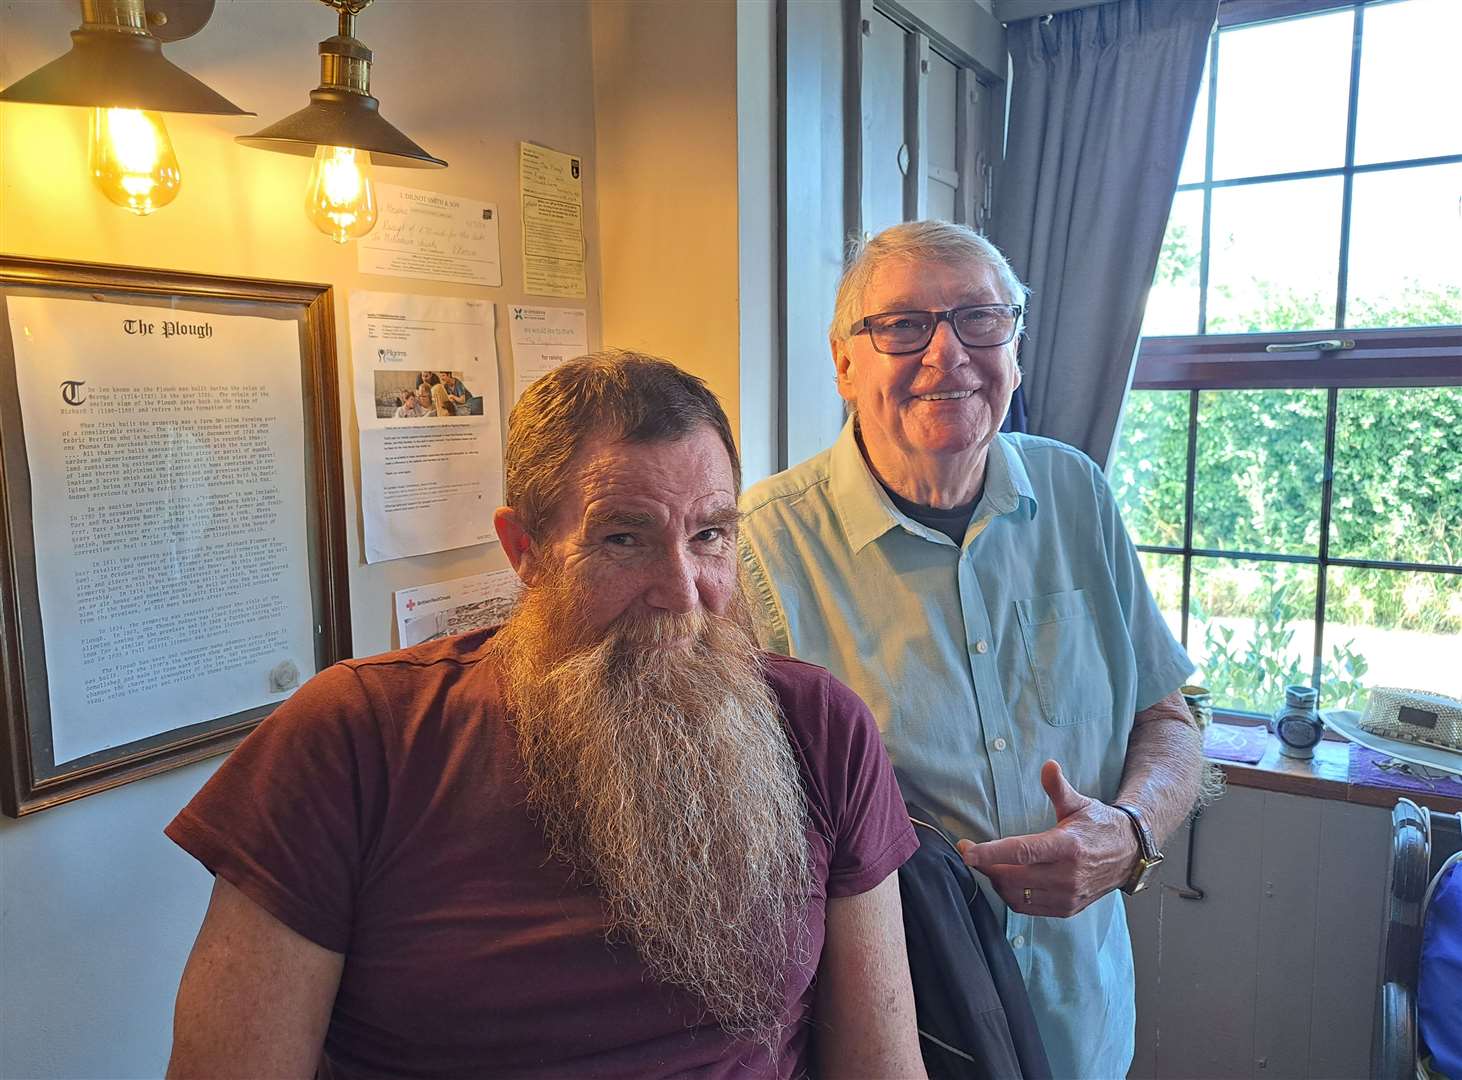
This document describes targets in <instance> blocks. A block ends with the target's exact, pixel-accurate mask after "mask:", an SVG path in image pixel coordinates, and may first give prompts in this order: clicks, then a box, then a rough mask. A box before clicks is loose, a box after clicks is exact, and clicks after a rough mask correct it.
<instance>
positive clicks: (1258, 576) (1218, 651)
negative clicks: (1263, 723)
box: [1188, 557, 1316, 713]
mask: <svg viewBox="0 0 1462 1080" xmlns="http://www.w3.org/2000/svg"><path fill="white" fill-rule="evenodd" d="M1315 575H1316V570H1315V568H1314V567H1313V566H1303V565H1297V564H1295V563H1263V562H1247V561H1243V560H1237V559H1203V558H1197V557H1195V558H1194V559H1193V586H1192V595H1191V597H1190V600H1189V618H1190V620H1191V621H1190V623H1189V628H1188V654H1189V655H1190V656H1192V657H1193V660H1194V662H1195V663H1196V664H1197V665H1198V670H1199V674H1198V675H1197V676H1195V677H1194V679H1195V681H1196V682H1198V683H1200V684H1201V685H1203V686H1206V687H1208V689H1209V690H1211V691H1213V703H1214V705H1215V706H1216V707H1218V708H1224V709H1238V710H1241V711H1245V712H1260V713H1269V712H1273V711H1274V710H1275V709H1276V708H1278V707H1279V704H1280V702H1282V701H1283V700H1284V688H1285V686H1286V685H1287V684H1289V683H1304V684H1306V685H1308V684H1309V682H1310V666H1311V658H1312V657H1313V655H1314V651H1315V581H1316V576H1315Z"/></svg>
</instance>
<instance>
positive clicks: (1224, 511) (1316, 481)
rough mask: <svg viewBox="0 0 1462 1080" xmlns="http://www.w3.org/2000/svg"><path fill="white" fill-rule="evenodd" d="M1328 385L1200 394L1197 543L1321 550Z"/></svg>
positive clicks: (1283, 550) (1310, 552)
mask: <svg viewBox="0 0 1462 1080" xmlns="http://www.w3.org/2000/svg"><path fill="white" fill-rule="evenodd" d="M1324 467H1325V391H1324V390H1210V391H1204V392H1202V393H1200V394H1199V395H1198V462H1197V471H1196V473H1195V475H1194V480H1193V488H1194V491H1193V546H1194V547H1198V548H1219V549H1221V550H1224V551H1254V552H1263V553H1265V554H1270V553H1273V554H1279V555H1316V556H1318V555H1319V550H1320V494H1321V490H1320V484H1321V479H1322V476H1323V473H1324Z"/></svg>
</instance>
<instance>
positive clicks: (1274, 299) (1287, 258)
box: [1208, 176, 1343, 334]
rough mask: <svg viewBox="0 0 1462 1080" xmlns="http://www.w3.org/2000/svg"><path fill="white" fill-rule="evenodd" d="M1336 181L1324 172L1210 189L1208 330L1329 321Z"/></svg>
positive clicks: (1318, 325) (1336, 248)
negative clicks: (1311, 176)
mask: <svg viewBox="0 0 1462 1080" xmlns="http://www.w3.org/2000/svg"><path fill="white" fill-rule="evenodd" d="M1342 187H1343V183H1342V181H1341V179H1340V177H1338V176H1327V177H1321V178H1320V179H1317V180H1285V181H1280V182H1277V183H1273V184H1246V185H1244V186H1243V187H1232V188H1218V189H1216V190H1215V191H1214V192H1213V223H1212V226H1211V232H1210V244H1211V246H1212V250H1211V252H1210V254H1209V267H1208V332H1209V333H1210V334H1242V333H1253V332H1256V331H1261V330H1316V329H1328V328H1330V327H1333V326H1334V325H1335V290H1336V283H1337V278H1338V270H1339V266H1340V198H1341V192H1342Z"/></svg>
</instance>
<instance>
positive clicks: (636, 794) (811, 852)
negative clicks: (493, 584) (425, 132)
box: [168, 353, 923, 1077]
mask: <svg viewBox="0 0 1462 1080" xmlns="http://www.w3.org/2000/svg"><path fill="white" fill-rule="evenodd" d="M511 419H512V423H511V435H510V438H509V442H508V453H507V501H508V506H506V507H503V508H502V509H500V510H499V511H498V512H497V516H496V525H497V531H498V536H499V538H500V540H501V541H502V545H503V549H504V551H505V552H506V553H507V555H508V558H509V559H510V561H511V562H512V564H513V566H514V567H515V568H516V570H517V571H518V574H519V575H520V576H521V578H522V579H523V581H524V585H525V588H524V593H523V599H522V600H521V602H520V604H519V607H518V608H517V609H516V610H515V612H514V614H513V615H512V617H511V618H510V619H509V621H508V623H507V624H506V626H505V627H504V628H503V629H502V630H501V631H500V632H498V633H497V634H496V635H492V634H490V633H486V632H480V633H473V634H466V635H462V636H460V637H456V638H451V639H447V640H446V641H441V642H434V643H431V644H428V645H423V646H418V647H416V648H413V649H406V650H402V651H399V652H395V653H387V654H385V655H382V656H377V657H371V658H368V659H363V660H353V661H348V662H346V663H343V664H338V665H336V666H335V667H333V668H331V669H329V670H328V671H326V672H324V673H322V674H320V675H318V676H317V677H315V678H314V679H312V680H311V681H310V682H309V683H308V684H306V685H305V686H304V687H302V688H301V689H300V690H299V691H298V692H297V693H296V694H295V695H294V696H293V697H292V698H291V699H290V700H289V701H287V702H286V703H285V704H284V705H282V706H281V707H280V708H279V709H277V710H276V711H275V712H274V713H273V714H272V715H271V716H270V717H269V718H268V719H267V720H266V721H265V722H264V723H263V724H262V725H260V727H259V728H258V730H256V731H255V732H254V733H253V734H252V735H250V737H249V738H248V739H247V740H245V742H244V743H243V744H242V745H241V746H240V747H239V749H238V750H236V751H235V752H234V754H233V755H232V757H231V758H230V760H229V761H228V762H227V763H226V764H225V765H224V766H223V767H222V768H221V769H220V770H219V771H218V773H217V774H216V775H215V776H214V777H213V779H212V780H210V781H209V783H208V784H207V785H206V786H205V787H204V789H203V790H202V791H201V792H200V793H199V795H198V796H197V797H196V798H195V799H194V800H193V802H192V803H190V804H189V806H188V807H187V808H185V809H184V810H183V812H182V813H181V814H179V815H178V817H177V818H176V819H175V820H174V821H173V823H172V824H171V825H170V826H169V827H168V835H169V836H170V837H172V839H173V840H175V841H176V842H177V843H179V844H180V845H182V846H183V847H184V848H185V849H187V850H188V851H189V852H190V853H192V854H193V855H194V856H196V857H197V858H198V859H199V860H200V861H202V862H203V863H204V865H205V866H207V867H208V868H209V869H210V870H211V871H213V873H214V874H215V875H216V878H217V881H216V884H215V887H214V894H213V898H212V901H211V903H210V905H209V910H208V914H207V915H206V917H205V919H204V923H203V927H202V929H201V930H200V932H199V937H198V942H197V944H196V945H195V946H194V949H193V953H192V956H191V957H190V959H189V961H188V965H187V969H186V970H185V972H184V975H183V980H182V985H181V987H180V988H179V992H178V1003H177V1014H176V1020H175V1031H174V1045H173V1058H172V1062H171V1064H170V1067H169V1075H171V1076H189V1075H208V1076H224V1075H241V1076H245V1075H246V1076H262V1075H268V1076H310V1075H313V1074H314V1073H315V1072H316V1070H317V1069H318V1071H319V1075H321V1076H324V1077H351V1076H380V1075H392V1076H399V1075H408V1074H409V1075H430V1076H482V1075H493V1076H565V1075H593V1076H627V1077H648V1076H668V1075H684V1074H693V1075H697V1076H731V1075H736V1076H741V1075H765V1076H773V1075H775V1076H794V1075H803V1074H805V1073H807V1072H809V1071H811V1070H814V1069H815V1070H816V1071H817V1072H820V1073H821V1074H822V1075H826V1076H839V1075H870V1076H875V1075H876V1076H922V1075H923V1066H922V1063H921V1061H920V1057H919V1049H918V1041H917V1035H916V1032H915V1029H914V1021H913V1003H912V992H911V990H910V986H909V975H908V967H907V961H906V959H905V956H904V945H903V929H902V924H901V920H900V911H899V895H898V889H897V879H896V876H895V875H894V874H893V871H894V870H896V869H897V868H898V866H899V865H900V864H902V863H903V861H904V860H905V859H906V858H907V857H908V856H909V855H910V854H911V853H912V851H913V850H914V849H915V847H916V846H917V843H916V841H915V839H914V836H913V833H912V830H911V829H910V827H909V824H908V821H907V818H906V816H905V814H904V809H903V803H902V800H901V799H900V797H899V794H898V790H897V787H896V785H895V783H894V780H893V775H892V771H891V768H890V766H889V764H888V760H887V758H886V757H885V755H884V752H883V750H882V746H881V743H880V740H879V735H878V730H877V727H876V726H875V725H874V723H873V721H872V719H871V717H870V716H869V714H868V711H867V710H866V708H864V706H863V705H862V703H861V702H860V701H859V700H858V699H857V698H856V697H855V696H854V695H853V694H852V693H851V692H850V691H848V690H847V689H845V688H844V687H843V686H841V685H840V684H839V683H837V682H836V681H834V680H833V679H831V677H830V676H828V674H827V673H826V672H825V671H824V670H822V669H821V668H816V667H813V666H811V665H808V664H804V663H800V662H797V661H792V660H786V659H782V658H776V657H772V656H769V655H767V654H763V653H760V652H758V651H757V649H756V647H755V645H754V644H753V641H752V638H751V636H750V633H749V630H748V622H747V618H746V613H745V606H744V604H743V602H742V600H741V597H740V594H739V592H738V584H737V556H736V531H737V523H738V515H737V511H736V495H737V490H738V488H739V485H740V467H739V463H738V460H737V456H736V448H735V445H734V443H733V442H732V438H731V432H730V427H729V425H728V423H727V420H726V416H725V414H724V412H723V411H722V410H721V408H720V405H719V404H718V403H717V402H716V400H715V398H714V396H713V395H712V394H711V393H710V392H709V391H708V390H707V389H706V387H705V386H704V384H702V383H701V382H700V380H698V379H695V378H693V377H691V376H689V375H686V374H685V373H683V372H681V371H679V370H678V369H676V368H675V367H674V366H672V365H670V364H668V363H665V362H664V361H658V360H654V359H651V358H648V357H643V356H638V355H634V354H625V353H611V354H599V355H596V356H591V357H585V358H583V359H581V360H578V361H574V362H571V363H569V364H566V365H564V366H562V367H560V368H558V369H556V370H555V371H553V372H551V373H550V374H548V375H546V376H544V377H543V378H542V379H540V380H539V381H538V382H537V383H535V384H534V385H533V386H532V387H530V388H529V390H528V391H527V392H526V393H525V394H524V396H523V398H522V399H521V400H520V401H519V403H518V405H517V406H516V407H515V408H514V410H513V414H512V418H511Z"/></svg>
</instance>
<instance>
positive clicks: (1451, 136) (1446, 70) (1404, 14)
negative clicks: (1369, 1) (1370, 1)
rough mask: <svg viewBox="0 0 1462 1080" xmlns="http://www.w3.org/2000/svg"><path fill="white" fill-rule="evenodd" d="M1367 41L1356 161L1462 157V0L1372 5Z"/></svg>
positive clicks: (1358, 106) (1364, 43)
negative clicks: (1461, 53)
mask: <svg viewBox="0 0 1462 1080" xmlns="http://www.w3.org/2000/svg"><path fill="white" fill-rule="evenodd" d="M1363 38H1364V40H1363V41H1362V42H1361V55H1360V95H1359V97H1358V98H1357V99H1356V118H1355V160H1356V162H1357V163H1359V164H1366V163H1369V162H1373V161H1397V160H1402V159H1405V158H1419V157H1439V156H1441V155H1443V154H1462V124H1459V123H1458V122H1457V109H1456V106H1457V103H1458V102H1459V101H1462V65H1459V64H1458V62H1457V43H1458V42H1459V41H1462V4H1459V3H1457V0H1406V2H1405V3H1400V4H1378V5H1376V6H1375V7H1368V8H1367V9H1366V15H1365V30H1364V33H1363ZM1444 102H1446V103H1449V104H1446V105H1444V104H1443V103H1444Z"/></svg>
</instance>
